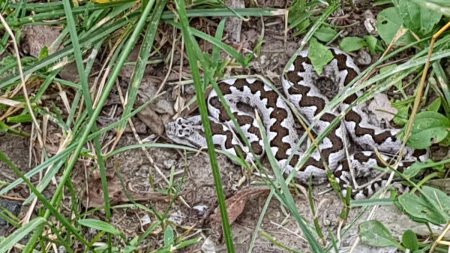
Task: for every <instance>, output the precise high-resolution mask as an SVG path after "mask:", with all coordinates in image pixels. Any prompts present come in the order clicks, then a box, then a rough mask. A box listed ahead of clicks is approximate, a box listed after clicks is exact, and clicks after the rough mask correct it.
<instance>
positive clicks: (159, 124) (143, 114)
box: [137, 105, 164, 136]
mask: <svg viewBox="0 0 450 253" xmlns="http://www.w3.org/2000/svg"><path fill="white" fill-rule="evenodd" d="M150 106H151V105H150ZM150 106H147V107H146V108H144V109H143V110H142V111H140V112H139V113H138V115H137V116H138V118H139V119H140V120H141V121H142V122H144V124H145V125H146V126H148V127H149V128H150V130H151V131H152V132H153V133H155V134H157V135H159V136H161V135H162V134H163V132H164V124H163V121H162V119H161V116H159V115H158V114H157V113H156V112H155V111H153V110H152V109H151V108H150Z"/></svg>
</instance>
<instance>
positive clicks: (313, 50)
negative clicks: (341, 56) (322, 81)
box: [308, 38, 333, 75]
mask: <svg viewBox="0 0 450 253" xmlns="http://www.w3.org/2000/svg"><path fill="white" fill-rule="evenodd" d="M308 57H309V59H310V60H311V63H312V65H313V67H314V70H315V71H316V72H317V74H318V75H321V74H322V72H323V67H324V66H325V65H327V64H328V63H329V62H330V61H331V60H332V59H333V54H332V53H331V52H330V50H329V49H328V48H327V47H326V46H324V45H322V44H320V43H319V42H318V41H317V40H316V39H314V38H313V39H311V42H310V44H309V50H308Z"/></svg>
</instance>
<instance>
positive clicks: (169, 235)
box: [164, 226, 175, 246]
mask: <svg viewBox="0 0 450 253" xmlns="http://www.w3.org/2000/svg"><path fill="white" fill-rule="evenodd" d="M174 242H175V236H174V234H173V229H172V227H171V226H168V227H167V228H166V230H165V231H164V246H171V245H173V243H174Z"/></svg>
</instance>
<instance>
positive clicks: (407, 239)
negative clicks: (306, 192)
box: [402, 229, 419, 251]
mask: <svg viewBox="0 0 450 253" xmlns="http://www.w3.org/2000/svg"><path fill="white" fill-rule="evenodd" d="M402 244H403V246H405V248H407V249H410V250H412V251H414V250H417V249H419V242H418V241H417V236H416V234H414V232H413V231H412V230H409V229H408V230H406V231H405V232H404V233H403V235H402Z"/></svg>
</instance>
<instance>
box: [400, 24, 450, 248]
mask: <svg viewBox="0 0 450 253" xmlns="http://www.w3.org/2000/svg"><path fill="white" fill-rule="evenodd" d="M448 28H450V22H448V23H447V24H446V25H445V26H444V27H442V28H441V29H440V30H439V31H438V32H437V33H435V34H433V37H432V38H431V43H430V50H429V51H428V59H427V61H426V63H425V68H424V69H423V73H422V77H421V78H420V84H419V89H420V90H418V91H417V93H418V94H417V96H416V99H415V100H414V107H413V113H412V114H411V119H410V120H409V121H408V126H407V128H406V131H405V138H404V140H403V145H404V144H405V143H406V140H407V137H409V135H410V134H411V129H412V121H413V120H414V118H415V117H416V111H417V109H418V108H419V104H420V97H421V96H422V93H423V89H424V88H425V78H426V77H427V72H428V69H429V68H430V59H431V54H432V52H433V47H434V43H435V42H436V40H437V39H438V38H439V37H440V36H441V35H442V33H444V32H445V31H446V30H447V29H448ZM419 93H420V96H419ZM402 148H403V146H402ZM449 230H450V222H448V223H447V226H446V228H445V229H444V231H443V232H442V233H441V234H440V235H439V237H438V238H437V239H436V241H435V242H434V243H433V245H432V246H431V248H430V253H432V252H433V251H434V249H435V248H436V247H437V245H438V244H441V243H442V242H441V240H442V238H443V237H444V236H445V234H447V232H448V231H449ZM449 248H450V246H449Z"/></svg>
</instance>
